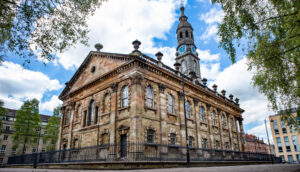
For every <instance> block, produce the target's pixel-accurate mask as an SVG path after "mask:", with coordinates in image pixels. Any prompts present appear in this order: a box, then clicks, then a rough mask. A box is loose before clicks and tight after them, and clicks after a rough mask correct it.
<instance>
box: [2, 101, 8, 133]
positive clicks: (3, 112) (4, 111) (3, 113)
mask: <svg viewBox="0 0 300 172" xmlns="http://www.w3.org/2000/svg"><path fill="white" fill-rule="evenodd" d="M3 105H4V103H3V101H2V100H0V134H1V133H2V117H4V116H5V114H7V110H6V109H5V108H4V107H3Z"/></svg>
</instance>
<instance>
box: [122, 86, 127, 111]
mask: <svg viewBox="0 0 300 172" xmlns="http://www.w3.org/2000/svg"><path fill="white" fill-rule="evenodd" d="M128 104H129V101H128V86H127V85H126V86H125V87H123V89H122V107H127V106H128Z"/></svg>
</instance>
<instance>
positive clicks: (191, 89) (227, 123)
mask: <svg viewBox="0 0 300 172" xmlns="http://www.w3.org/2000/svg"><path fill="white" fill-rule="evenodd" d="M179 21H180V22H179V24H178V28H177V31H176V34H177V41H178V46H177V52H176V59H175V61H174V63H177V64H180V67H177V68H176V70H174V69H173V68H171V67H169V66H167V65H165V64H163V63H162V61H161V60H162V58H163V54H162V53H160V52H158V53H156V59H154V58H151V57H149V56H147V55H145V54H143V53H142V52H141V51H139V46H140V44H141V43H140V42H139V41H137V40H136V41H134V42H133V45H134V50H133V51H132V52H131V53H129V54H117V53H107V52H101V49H102V45H101V44H96V45H95V47H96V49H97V51H91V52H90V53H89V54H88V56H87V57H86V58H85V60H84V61H83V63H82V64H81V66H80V67H79V68H78V70H77V71H76V73H75V74H74V76H73V77H72V78H71V80H70V81H69V82H67V83H66V87H65V88H64V90H63V91H62V93H61V95H60V96H59V98H60V99H61V100H62V101H63V107H62V114H63V115H62V118H61V126H60V133H59V139H58V143H57V149H58V150H62V149H72V148H82V147H88V146H94V145H102V144H114V143H122V144H126V143H137V142H139V143H153V144H162V145H175V146H176V145H178V146H185V145H186V140H188V143H189V146H190V147H195V148H207V149H222V150H235V151H243V150H244V142H243V139H242V138H243V125H242V121H243V117H242V113H243V111H244V110H243V109H241V108H240V107H239V104H238V103H239V100H238V99H237V98H236V99H235V100H233V95H229V97H228V98H227V97H226V91H225V90H222V91H221V92H220V93H219V92H218V91H217V86H216V85H214V86H213V88H212V89H210V88H208V87H207V85H206V82H207V80H206V79H205V78H201V73H200V63H201V62H200V59H201V57H198V54H197V52H196V49H197V48H196V45H195V44H194V37H193V28H192V26H191V24H190V23H189V22H188V18H187V16H185V14H184V8H183V7H182V8H181V16H180V18H179ZM182 78H184V94H183V89H182ZM184 101H185V112H186V113H184ZM184 114H186V118H185V116H184ZM185 119H186V120H187V130H188V138H186V135H185V131H186V129H185Z"/></svg>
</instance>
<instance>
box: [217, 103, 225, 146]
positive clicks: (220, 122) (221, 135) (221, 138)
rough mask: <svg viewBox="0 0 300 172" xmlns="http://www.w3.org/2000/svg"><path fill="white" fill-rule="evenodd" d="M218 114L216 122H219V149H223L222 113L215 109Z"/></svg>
mask: <svg viewBox="0 0 300 172" xmlns="http://www.w3.org/2000/svg"><path fill="white" fill-rule="evenodd" d="M217 113H218V121H219V134H220V148H221V149H224V144H223V123H222V115H223V114H222V113H221V110H220V109H217Z"/></svg>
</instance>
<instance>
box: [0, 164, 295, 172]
mask: <svg viewBox="0 0 300 172" xmlns="http://www.w3.org/2000/svg"><path fill="white" fill-rule="evenodd" d="M95 171H101V172H106V171H108V172H116V171H122V172H124V171H131V172H199V171H204V172H219V171H221V172H240V171H242V172H268V171H270V172H300V164H274V165H272V164H268V165H243V166H222V167H192V168H164V169H138V170H59V169H26V168H0V172H95Z"/></svg>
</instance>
